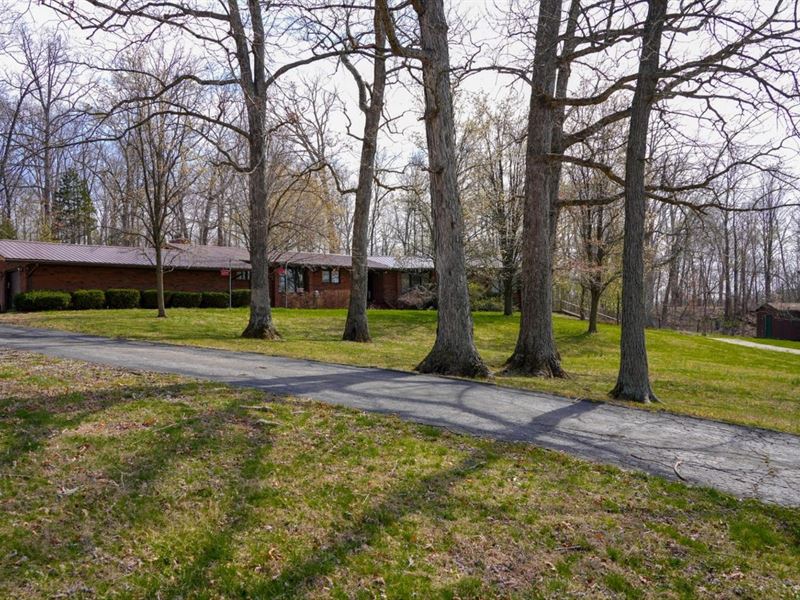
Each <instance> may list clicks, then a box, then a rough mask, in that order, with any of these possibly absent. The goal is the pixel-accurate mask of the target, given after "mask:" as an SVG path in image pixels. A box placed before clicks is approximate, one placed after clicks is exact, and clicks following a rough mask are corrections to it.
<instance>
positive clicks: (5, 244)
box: [0, 240, 433, 311]
mask: <svg viewBox="0 0 800 600" xmlns="http://www.w3.org/2000/svg"><path fill="white" fill-rule="evenodd" d="M162 254H163V260H164V270H165V272H164V286H165V288H166V289H168V290H175V291H191V292H198V291H227V290H228V286H229V285H231V286H232V287H233V288H234V289H242V288H244V289H247V288H249V287H250V270H251V267H250V262H249V261H250V256H249V253H248V252H247V250H246V249H245V248H231V247H224V246H193V245H190V244H182V243H171V244H168V245H167V247H166V248H164V250H163V252H162ZM154 264H155V257H154V251H153V249H152V248H132V247H126V246H84V245H77V244H57V243H49V242H28V241H18V240H0V290H2V293H0V311H6V310H8V309H9V308H10V307H11V303H12V299H13V297H14V295H15V294H17V293H19V292H25V291H28V290H63V291H67V292H72V291H75V290H78V289H102V290H107V289H110V288H135V289H139V290H146V289H153V288H155V267H154ZM368 267H369V301H370V303H371V304H372V305H373V306H376V307H393V306H395V305H396V302H397V298H398V296H400V295H401V294H402V293H403V292H404V291H406V290H407V289H409V288H410V287H413V286H414V285H417V284H420V283H426V282H429V281H431V280H432V278H433V264H432V262H431V261H430V260H428V259H425V258H419V257H406V258H395V257H391V256H379V257H370V258H369V261H368ZM270 299H271V300H272V303H273V305H274V306H285V307H290V308H298V307H307V308H346V307H347V304H348V301H349V299H350V256H347V255H341V254H319V253H311V252H283V253H276V254H275V255H273V256H272V257H271V260H270Z"/></svg>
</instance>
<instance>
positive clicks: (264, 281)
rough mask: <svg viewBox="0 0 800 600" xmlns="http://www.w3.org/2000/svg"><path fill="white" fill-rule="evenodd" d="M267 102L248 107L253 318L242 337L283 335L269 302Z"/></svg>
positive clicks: (251, 307) (263, 337) (268, 337)
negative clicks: (280, 332) (265, 120)
mask: <svg viewBox="0 0 800 600" xmlns="http://www.w3.org/2000/svg"><path fill="white" fill-rule="evenodd" d="M264 110H265V107H264V106H263V103H262V104H260V105H256V106H252V105H251V106H249V107H248V118H249V126H250V131H249V133H250V140H249V142H250V168H251V171H250V175H249V178H248V183H249V196H250V198H249V200H250V264H251V272H250V320H249V322H248V323H247V327H246V328H245V330H244V331H243V332H242V337H246V338H259V339H275V338H277V337H280V336H279V335H278V331H277V329H276V328H275V325H274V324H273V322H272V308H271V306H270V301H269V252H268V245H267V244H268V238H269V214H268V212H269V205H268V203H269V191H268V187H267V171H266V148H265V144H266V141H265V136H264V133H265V132H264V116H265V115H264V112H263V111H264Z"/></svg>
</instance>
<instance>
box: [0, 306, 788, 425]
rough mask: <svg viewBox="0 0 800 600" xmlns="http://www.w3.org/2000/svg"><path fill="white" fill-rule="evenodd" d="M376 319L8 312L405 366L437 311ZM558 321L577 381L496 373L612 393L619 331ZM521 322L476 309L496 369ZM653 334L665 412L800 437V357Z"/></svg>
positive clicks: (33, 320) (196, 341)
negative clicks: (366, 329) (364, 338)
mask: <svg viewBox="0 0 800 600" xmlns="http://www.w3.org/2000/svg"><path fill="white" fill-rule="evenodd" d="M369 317H370V327H371V332H372V336H373V339H374V342H373V343H371V344H357V343H351V342H342V341H341V340H340V337H341V332H342V327H343V325H344V319H345V311H344V310H298V309H277V310H275V321H276V323H277V326H278V328H279V330H280V332H281V333H282V334H283V340H280V341H260V340H244V339H241V338H239V337H238V336H239V334H240V333H241V331H242V330H243V329H244V326H245V324H246V322H247V309H233V310H227V309H208V310H200V309H173V310H170V311H169V318H167V319H166V320H159V319H156V318H154V311H150V310H122V311H113V310H102V311H84V312H53V313H38V314H25V315H22V314H20V315H6V316H5V317H4V318H3V319H4V320H6V321H8V320H11V321H16V322H20V323H27V324H30V325H35V326H45V327H56V328H61V329H68V330H72V331H80V332H84V333H92V334H99V335H107V336H114V337H127V338H135V339H146V340H158V341H164V342H170V343H177V344H192V345H198V346H210V347H215V348H228V349H232V350H248V351H253V352H263V353H266V354H274V355H281V356H291V357H302V358H311V359H317V360H323V361H331V362H339V363H346V364H354V365H368V366H381V367H393V368H398V369H413V368H414V366H415V365H416V364H417V363H418V362H419V361H420V360H421V359H422V358H423V357H424V356H425V354H426V353H427V351H428V350H429V349H430V347H431V345H432V343H433V338H434V333H435V329H436V314H435V313H434V312H429V311H420V312H416V311H391V310H376V311H371V312H370V315H369ZM554 319H555V331H556V338H557V342H558V347H559V349H560V352H561V354H562V357H563V364H564V366H565V368H566V369H567V371H568V372H569V373H570V375H571V377H570V379H568V380H547V379H540V378H522V377H513V378H512V377H508V378H506V377H502V378H501V377H498V378H496V382H497V383H500V384H502V385H509V386H516V387H521V388H527V389H534V390H543V391H549V392H554V393H558V394H562V395H567V396H573V397H584V398H591V399H596V400H606V399H607V393H608V391H609V390H610V389H611V388H612V387H613V385H614V381H615V379H616V375H617V369H618V360H619V358H618V357H619V351H618V343H619V342H618V340H619V328H618V327H616V326H613V325H600V332H599V334H597V335H592V336H589V335H586V333H585V329H586V323H584V322H581V321H578V320H574V319H571V318H567V317H561V316H555V317H554ZM518 326H519V320H518V317H516V316H514V317H503V316H502V315H500V314H496V313H476V314H475V337H476V342H477V345H478V350H479V351H480V352H481V354H482V355H483V357H484V358H485V359H486V361H487V362H488V363H489V364H490V366H491V367H492V368H493V369H496V370H497V369H500V368H501V367H502V365H503V362H504V361H505V359H506V358H508V356H509V355H510V353H511V351H512V349H513V346H514V343H515V341H516V334H517V329H518ZM647 336H648V349H649V359H650V366H651V373H652V380H653V385H654V388H655V391H656V394H657V395H658V396H659V397H660V398H661V399H662V400H663V404H662V405H659V406H657V408H658V409H665V410H670V411H675V412H680V413H686V414H691V415H696V416H700V417H709V418H714V419H720V420H725V421H730V422H736V423H745V424H749V425H758V426H761V427H767V428H771V429H777V430H782V431H788V432H791V433H798V434H800V358H799V357H797V356H794V355H791V354H786V353H780V352H770V351H766V350H758V349H750V348H744V347H740V346H734V345H732V344H726V343H723V342H719V341H715V340H712V339H709V338H704V337H702V336H696V335H688V334H683V333H677V332H674V331H667V330H652V331H648V333H647Z"/></svg>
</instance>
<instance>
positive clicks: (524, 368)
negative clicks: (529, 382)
mask: <svg viewBox="0 0 800 600" xmlns="http://www.w3.org/2000/svg"><path fill="white" fill-rule="evenodd" d="M501 375H509V376H510V375H515V376H521V377H554V378H560V379H568V378H569V375H567V372H566V371H564V369H563V368H562V367H561V357H560V356H559V355H558V353H556V354H550V355H537V354H534V353H531V352H514V354H512V355H511V358H509V359H508V360H507V361H506V365H505V368H504V369H503V371H502V372H501Z"/></svg>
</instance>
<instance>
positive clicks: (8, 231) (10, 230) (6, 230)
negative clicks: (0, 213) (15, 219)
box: [0, 217, 17, 240]
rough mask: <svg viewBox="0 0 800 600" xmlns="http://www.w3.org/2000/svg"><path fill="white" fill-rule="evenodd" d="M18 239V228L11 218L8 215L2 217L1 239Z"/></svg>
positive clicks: (0, 218)
mask: <svg viewBox="0 0 800 600" xmlns="http://www.w3.org/2000/svg"><path fill="white" fill-rule="evenodd" d="M15 239H17V230H16V228H15V227H14V224H13V223H12V222H11V219H9V218H8V217H0V240H15Z"/></svg>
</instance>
